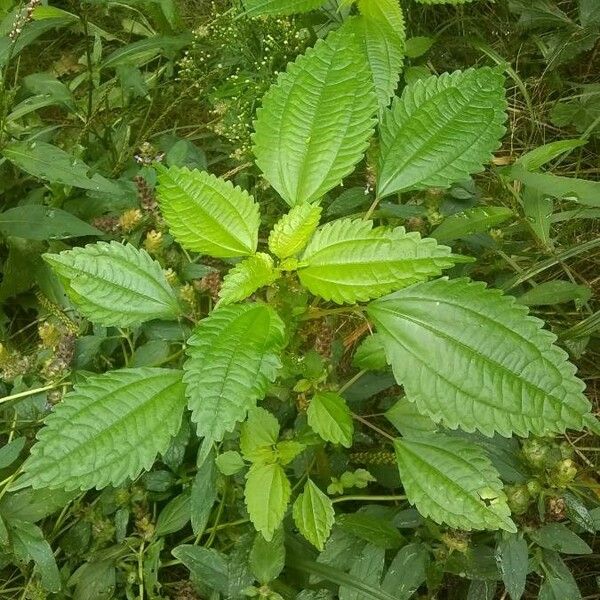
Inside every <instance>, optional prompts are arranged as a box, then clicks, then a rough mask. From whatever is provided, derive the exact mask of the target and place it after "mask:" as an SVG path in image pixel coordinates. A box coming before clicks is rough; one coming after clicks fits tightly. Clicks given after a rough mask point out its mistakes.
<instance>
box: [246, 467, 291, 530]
mask: <svg viewBox="0 0 600 600" xmlns="http://www.w3.org/2000/svg"><path fill="white" fill-rule="evenodd" d="M246 477H247V480H246V487H245V490H244V496H245V498H246V506H247V507H248V514H249V515H250V520H251V521H252V523H253V525H254V527H255V528H256V530H257V531H260V532H261V533H262V535H263V537H264V538H265V540H267V541H270V540H271V539H272V538H273V534H274V533H275V530H276V529H277V528H278V527H279V525H281V521H282V520H283V515H284V514H285V510H286V508H287V505H288V502H289V501H290V495H291V493H292V490H291V486H290V482H289V479H288V478H287V476H286V474H285V471H284V470H283V467H282V466H281V465H279V464H277V463H272V464H255V465H252V467H251V468H250V470H249V471H248V474H247V476H246Z"/></svg>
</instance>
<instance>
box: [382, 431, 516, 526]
mask: <svg viewBox="0 0 600 600" xmlns="http://www.w3.org/2000/svg"><path fill="white" fill-rule="evenodd" d="M394 447H395V449H396V459H397V461H398V470H399V471H400V479H401V480H402V485H403V486H404V490H405V492H406V495H407V496H408V499H409V501H410V503H411V504H414V505H415V506H416V508H417V510H418V511H419V512H420V513H421V514H422V515H423V516H425V517H429V518H431V519H432V520H433V521H435V522H436V523H445V524H447V525H450V527H455V528H457V529H465V530H467V531H471V530H472V529H504V530H506V531H510V532H515V531H516V527H515V524H514V523H513V522H512V520H511V518H510V509H509V508H508V504H507V503H506V496H505V494H504V492H503V491H502V483H501V481H500V478H499V476H498V473H497V471H496V470H495V469H494V467H493V466H492V464H491V462H490V461H489V459H488V458H487V456H486V455H485V453H484V452H483V450H482V449H481V448H480V447H479V446H476V445H474V444H470V443H469V442H467V441H465V440H462V439H460V438H456V437H450V436H448V435H443V434H441V433H432V434H422V435H419V436H414V437H410V438H402V439H397V440H395V441H394Z"/></svg>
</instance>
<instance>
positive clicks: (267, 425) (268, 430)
mask: <svg viewBox="0 0 600 600" xmlns="http://www.w3.org/2000/svg"><path fill="white" fill-rule="evenodd" d="M278 438H279V421H278V420H277V418H276V417H275V415H273V414H271V413H270V412H269V411H268V410H265V409H264V408H262V407H260V406H257V407H255V408H252V409H250V410H249V411H248V419H247V420H246V421H245V422H244V423H243V424H242V427H241V430H240V451H241V453H242V455H243V456H244V458H245V459H246V460H249V461H250V462H260V461H261V460H262V459H264V458H266V457H267V456H271V458H274V457H275V453H274V452H273V449H274V446H275V444H277V439H278ZM265 450H267V452H266V453H265Z"/></svg>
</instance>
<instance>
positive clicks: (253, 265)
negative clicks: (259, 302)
mask: <svg viewBox="0 0 600 600" xmlns="http://www.w3.org/2000/svg"><path fill="white" fill-rule="evenodd" d="M278 277H279V272H278V271H277V270H276V269H275V268H274V266H273V259H272V258H271V256H270V255H269V254H264V253H263V252H258V253H256V254H255V255H254V256H249V257H248V258H246V259H244V260H243V261H242V262H240V263H238V264H237V265H236V266H235V267H233V269H231V270H230V271H229V273H227V275H225V277H224V278H223V285H222V286H221V289H220V290H219V298H220V300H219V306H223V305H225V304H231V303H232V302H239V301H240V300H244V299H245V298H248V296H250V295H252V294H254V292H256V290H258V289H259V288H261V287H263V286H265V285H270V284H271V283H273V282H274V281H275V280H276V279H277V278H278Z"/></svg>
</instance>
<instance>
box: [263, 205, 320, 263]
mask: <svg viewBox="0 0 600 600" xmlns="http://www.w3.org/2000/svg"><path fill="white" fill-rule="evenodd" d="M321 210H322V209H321V207H320V206H319V205H317V204H309V203H308V202H304V203H302V204H298V205H297V206H294V207H293V208H292V210H290V212H288V213H287V214H286V215H283V217H281V219H279V221H277V223H275V226H274V227H273V230H272V231H271V233H270V235H269V250H270V251H271V252H272V253H273V254H274V255H275V256H277V257H278V258H280V259H285V258H289V257H290V256H295V255H296V254H298V253H299V252H301V251H302V250H304V248H305V247H306V244H308V241H309V240H310V238H311V237H312V235H313V233H314V232H315V230H316V228H317V226H318V225H319V220H320V218H321Z"/></svg>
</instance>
